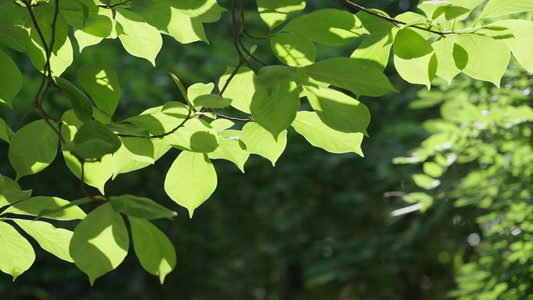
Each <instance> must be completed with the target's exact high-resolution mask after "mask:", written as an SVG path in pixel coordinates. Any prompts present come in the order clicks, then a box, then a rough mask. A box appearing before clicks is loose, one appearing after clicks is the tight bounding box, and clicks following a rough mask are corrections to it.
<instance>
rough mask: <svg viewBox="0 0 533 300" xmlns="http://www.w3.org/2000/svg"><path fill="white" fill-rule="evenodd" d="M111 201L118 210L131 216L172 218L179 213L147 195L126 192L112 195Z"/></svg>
mask: <svg viewBox="0 0 533 300" xmlns="http://www.w3.org/2000/svg"><path fill="white" fill-rule="evenodd" d="M109 201H110V202H111V206H113V209H114V210H115V211H116V212H120V213H123V214H125V215H128V216H130V217H137V218H143V219H160V218H168V219H171V218H173V217H175V216H176V215H177V213H176V212H174V211H171V210H170V209H168V208H166V207H164V206H162V205H160V204H158V203H157V202H155V201H153V200H151V199H149V198H145V197H138V196H134V195H128V194H126V195H121V196H118V197H110V198H109Z"/></svg>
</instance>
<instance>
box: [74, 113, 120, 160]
mask: <svg viewBox="0 0 533 300" xmlns="http://www.w3.org/2000/svg"><path fill="white" fill-rule="evenodd" d="M74 144H76V148H75V150H73V151H72V153H74V154H75V155H77V156H79V157H81V158H83V159H88V160H100V159H101V158H102V157H103V156H104V155H106V154H112V153H115V152H116V151H117V150H118V149H119V148H120V146H121V145H122V142H121V141H120V139H119V138H118V137H117V136H116V135H114V134H113V132H111V130H109V129H108V128H107V127H106V126H105V125H104V124H102V123H101V122H100V121H97V120H91V121H89V122H87V123H85V124H83V125H82V126H81V127H80V128H79V129H78V131H77V132H76V135H75V136H74Z"/></svg>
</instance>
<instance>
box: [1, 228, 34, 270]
mask: <svg viewBox="0 0 533 300" xmlns="http://www.w3.org/2000/svg"><path fill="white" fill-rule="evenodd" d="M0 232H1V234H0V270H2V272H4V273H6V274H10V275H11V276H13V281H15V279H17V277H18V276H19V275H20V274H22V273H24V272H25V271H26V270H28V269H29V268H30V267H31V265H32V264H33V262H34V261H35V252H33V248H32V246H31V244H30V243H29V242H28V240H26V239H25V238H24V237H23V236H22V235H20V233H18V231H17V230H15V228H13V227H12V226H11V225H9V224H7V223H5V222H2V221H0Z"/></svg>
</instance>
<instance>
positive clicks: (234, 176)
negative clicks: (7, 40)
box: [0, 0, 533, 300]
mask: <svg viewBox="0 0 533 300" xmlns="http://www.w3.org/2000/svg"><path fill="white" fill-rule="evenodd" d="M219 2H220V4H221V5H222V6H223V7H226V8H229V7H230V4H231V2H230V1H229V0H225V1H219ZM306 2H307V3H308V5H307V8H306V11H307V12H309V11H313V10H316V9H319V8H324V7H337V8H341V9H349V8H348V7H346V6H344V5H343V4H342V1H327V3H326V2H324V1H311V0H308V1H306ZM254 3H255V1H249V2H246V5H247V6H246V20H247V28H248V29H249V31H250V32H251V33H252V34H256V35H266V34H268V28H267V26H266V25H264V24H263V23H262V21H261V20H260V19H259V17H258V14H257V11H254V9H255V6H254ZM358 3H360V4H362V5H364V6H367V7H372V8H379V9H382V10H384V11H386V12H388V13H389V14H390V15H396V14H399V13H401V12H403V11H405V10H409V9H412V7H414V6H415V5H416V1H406V0H402V1H396V0H382V1H380V2H378V1H358ZM231 31H232V28H231V21H230V18H229V14H228V13H225V14H223V18H222V19H221V20H220V21H219V22H217V23H214V24H207V25H206V32H207V36H208V38H209V41H210V44H209V45H207V44H203V43H195V44H191V45H181V44H178V43H176V42H175V41H173V40H171V39H169V38H167V39H165V40H164V47H163V50H162V52H161V53H160V54H159V56H158V58H157V60H156V63H157V65H158V66H157V67H156V68H153V67H152V66H151V64H150V63H148V62H147V61H144V60H142V59H138V58H135V57H132V56H130V55H128V54H127V53H126V52H125V51H124V50H123V49H122V48H121V46H120V45H119V43H118V42H117V41H114V40H107V41H103V42H102V43H101V44H99V45H98V46H94V47H89V48H86V49H85V50H84V51H83V53H81V54H78V55H77V58H75V62H74V65H72V66H71V67H70V68H69V69H68V70H67V72H66V74H65V76H67V77H68V76H70V77H71V78H75V73H76V69H77V68H78V67H79V66H81V65H83V64H85V63H91V62H95V61H98V62H99V63H103V64H106V65H109V66H111V67H113V68H114V69H115V70H117V72H118V73H119V76H120V80H121V88H122V89H121V93H122V95H121V102H120V104H119V109H118V111H117V115H118V116H121V118H124V119H125V118H127V117H129V116H132V115H133V114H136V113H139V112H140V111H142V110H144V109H146V108H148V107H152V106H156V105H160V104H162V103H164V102H167V101H171V100H176V99H179V96H178V94H179V92H178V91H177V89H176V88H175V85H174V84H173V83H172V80H171V78H170V77H169V76H168V72H173V73H175V74H177V75H178V76H179V77H180V78H182V79H183V82H184V83H185V85H190V84H193V83H196V82H203V83H207V82H215V83H216V82H217V80H218V79H217V78H218V77H220V76H221V75H222V74H223V73H224V72H225V70H226V67H233V66H235V65H236V64H237V55H235V53H234V52H233V51H234V50H233V48H232V40H231ZM254 43H255V42H254ZM254 43H250V46H251V45H253V44H254ZM357 43H358V41H355V42H354V43H351V44H349V45H347V46H343V47H329V48H319V49H318V51H319V52H318V57H317V58H318V59H320V58H324V57H330V56H336V55H340V56H349V55H350V54H351V52H352V51H353V49H354V48H355V47H356V45H357ZM269 47H270V46H269V45H268V44H263V43H258V50H257V52H256V53H257V54H258V56H259V57H262V58H264V61H267V62H271V63H274V62H275V57H274V56H273V55H272V53H271V51H270V48H269ZM3 50H4V51H6V52H7V53H9V55H10V56H11V57H13V58H14V59H17V60H18V61H19V62H20V64H24V67H23V68H22V70H23V73H25V76H26V77H25V78H24V80H25V81H24V91H23V92H22V93H21V94H20V95H19V96H17V98H16V99H15V100H14V101H13V103H14V104H15V105H14V106H15V110H13V111H8V110H7V109H6V108H5V107H2V108H0V110H1V113H2V114H3V115H4V116H7V117H6V121H7V122H8V123H9V125H10V126H11V128H13V129H15V130H16V129H18V128H20V126H21V123H20V122H19V121H18V120H19V119H20V117H21V116H22V115H23V114H24V112H25V111H26V109H27V108H28V107H29V105H30V104H31V101H32V100H33V95H34V93H35V89H36V87H37V86H38V83H37V82H38V80H39V74H38V73H37V72H36V71H35V70H34V69H33V66H32V65H31V63H30V62H29V60H28V59H27V58H26V57H24V56H23V55H21V54H20V53H14V52H9V51H8V50H7V49H3ZM75 51H76V50H75ZM386 72H387V73H388V76H389V77H390V78H391V81H392V82H393V84H394V85H395V87H396V88H397V89H398V90H400V93H397V94H389V95H386V96H384V97H381V98H372V99H370V98H363V99H361V100H362V101H363V102H364V103H365V104H366V105H367V106H368V107H369V109H370V111H371V113H372V122H371V124H370V127H369V130H368V132H369V134H370V138H368V139H366V140H365V141H364V143H363V151H364V153H365V158H361V157H358V156H357V155H355V154H353V155H352V154H345V155H333V154H330V153H327V152H325V151H323V150H321V149H317V148H313V147H312V146H310V145H309V144H307V142H306V141H305V140H304V139H303V138H301V137H300V136H299V135H297V134H296V133H295V132H294V131H290V132H289V144H288V147H287V150H286V151H285V153H284V154H283V155H282V157H281V158H280V160H279V161H278V163H277V164H276V167H275V168H272V166H271V164H270V162H268V161H267V160H265V159H262V158H260V157H253V158H251V159H250V160H249V161H248V162H247V164H246V166H245V169H246V173H244V174H242V173H241V172H240V171H239V170H238V169H237V167H235V166H234V165H232V164H231V163H229V162H225V161H216V162H215V167H216V169H217V172H218V174H219V183H218V188H217V191H216V192H215V194H214V195H213V196H212V197H211V198H210V199H209V200H208V201H206V202H205V203H204V204H202V206H201V207H200V208H199V209H198V210H197V211H196V212H195V215H194V218H193V219H189V218H188V217H187V213H186V211H185V209H182V208H181V207H178V206H177V205H176V204H174V203H173V202H172V201H171V200H170V199H168V197H167V196H166V194H165V193H164V191H163V176H164V174H165V172H166V170H167V169H168V167H169V166H170V164H171V162H172V160H173V158H174V157H175V155H176V154H177V151H175V150H174V151H171V154H166V155H165V156H164V157H163V158H162V159H161V160H160V161H158V164H156V165H155V166H151V167H149V168H147V169H144V170H142V171H141V172H134V173H129V174H124V175H121V176H119V177H117V178H116V179H115V180H114V181H112V182H110V183H108V185H107V186H106V191H107V193H108V195H120V194H124V193H131V194H136V195H139V196H146V197H149V198H151V199H154V200H156V201H158V202H159V203H162V204H164V205H166V206H167V207H171V208H172V209H175V210H177V211H178V213H179V216H178V217H177V218H176V219H175V221H168V220H162V221H159V222H156V225H157V226H158V227H159V228H161V229H162V230H163V231H164V232H165V233H167V235H168V236H169V237H170V239H171V240H172V241H173V243H174V246H175V247H176V250H177V255H178V263H177V266H176V269H175V270H174V271H173V272H172V273H171V274H170V275H169V276H168V277H167V279H166V281H165V285H163V286H161V285H160V284H159V280H158V278H156V277H154V276H151V275H149V274H148V273H146V272H145V271H144V270H143V269H142V267H141V266H140V264H139V263H138V261H137V260H136V258H135V256H134V254H133V251H131V252H130V255H129V256H128V257H127V258H126V260H125V262H124V263H123V264H122V265H121V266H119V267H118V269H117V270H115V271H113V272H111V273H109V274H107V275H105V276H104V277H102V278H101V279H98V280H97V281H96V283H95V286H94V287H90V286H89V281H88V280H87V278H86V276H85V275H84V274H83V273H82V272H81V271H79V270H77V269H76V268H75V266H74V265H71V264H69V263H66V262H63V261H60V260H58V259H57V258H55V257H53V256H51V255H48V254H47V253H45V252H44V251H40V252H38V253H37V261H36V262H35V264H34V266H33V267H32V268H31V269H30V270H29V271H28V272H26V273H25V274H24V275H23V276H21V277H19V278H17V280H16V281H15V282H14V283H12V282H11V277H9V276H0V295H1V299H3V300H8V299H17V300H18V299H108V298H111V297H112V298H113V299H258V300H259V299H268V300H275V299H406V300H407V299H409V300H417V299H446V298H449V297H452V298H460V299H533V296H532V295H533V286H532V284H531V282H533V278H532V276H533V275H531V274H533V266H532V264H531V256H532V253H533V243H532V233H533V214H532V210H533V208H532V207H533V206H532V199H531V185H532V179H531V178H532V176H531V175H532V174H531V172H532V171H533V151H532V149H531V145H532V139H531V121H532V120H533V117H532V116H531V115H532V112H531V106H532V104H533V100H532V91H531V87H532V86H533V80H532V79H531V75H530V74H527V73H525V72H523V71H521V70H519V69H516V68H514V67H511V68H510V69H509V71H508V72H507V74H506V75H505V77H504V79H503V80H504V82H503V83H502V89H496V88H495V87H494V86H492V85H491V84H490V83H483V82H477V81H474V80H471V79H469V78H467V77H459V78H457V79H456V80H454V82H453V83H452V85H451V86H449V87H448V86H447V85H446V84H445V83H443V82H440V81H438V80H435V82H434V87H433V88H432V90H431V91H426V90H425V89H421V87H419V86H413V85H409V84H407V83H405V82H403V81H402V80H401V79H400V78H399V77H398V76H397V75H395V74H394V71H393V68H387V69H386ZM74 82H75V80H74ZM50 103H51V104H50V105H49V107H47V108H46V109H47V111H49V112H50V113H51V114H54V107H63V106H68V103H66V102H65V100H63V99H62V98H61V97H59V96H57V95H54V94H53V93H51V94H50ZM58 111H59V110H58ZM28 118H31V116H29V117H28ZM7 150H8V147H7V144H6V143H1V144H0V151H2V153H4V154H5V155H7ZM402 156H403V157H402ZM394 158H396V160H394V161H395V163H396V164H394V163H393V159H394ZM56 159H58V160H62V158H61V157H58V158H56ZM0 172H1V173H2V174H4V175H6V176H10V177H14V171H13V170H12V169H11V167H10V166H9V163H8V162H7V161H4V162H1V164H0ZM30 183H31V184H30ZM20 184H21V186H22V187H23V188H24V187H25V186H32V187H34V191H33V194H34V195H55V196H59V197H62V198H64V199H69V200H74V199H77V198H79V197H82V196H83V195H82V194H81V192H80V191H79V188H78V186H79V183H78V181H77V179H76V178H75V177H74V176H71V175H70V174H69V171H68V169H67V168H66V167H65V165H64V164H63V163H62V162H61V161H58V162H57V163H56V164H52V165H51V166H50V167H49V168H48V169H46V170H45V171H44V172H42V173H41V174H39V175H34V176H30V177H25V178H23V179H21V181H20ZM413 206H415V208H421V209H422V211H424V212H423V213H422V212H420V211H417V210H415V211H414V212H411V213H406V214H401V215H400V214H399V213H398V212H399V211H398V210H399V209H402V208H405V207H408V208H409V207H411V208H413ZM85 208H87V209H89V207H85ZM400 211H401V210H400ZM70 226H72V227H73V226H75V224H70ZM35 249H36V250H38V249H40V248H39V247H38V246H36V247H35Z"/></svg>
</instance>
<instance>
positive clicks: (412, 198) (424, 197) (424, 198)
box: [402, 193, 433, 212]
mask: <svg viewBox="0 0 533 300" xmlns="http://www.w3.org/2000/svg"><path fill="white" fill-rule="evenodd" d="M402 200H403V201H405V202H407V203H420V204H421V205H422V206H421V207H420V212H425V211H426V210H427V209H428V208H429V207H430V206H431V205H432V204H433V197H431V196H430V195H428V194H426V193H409V194H407V195H405V196H403V197H402Z"/></svg>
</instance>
